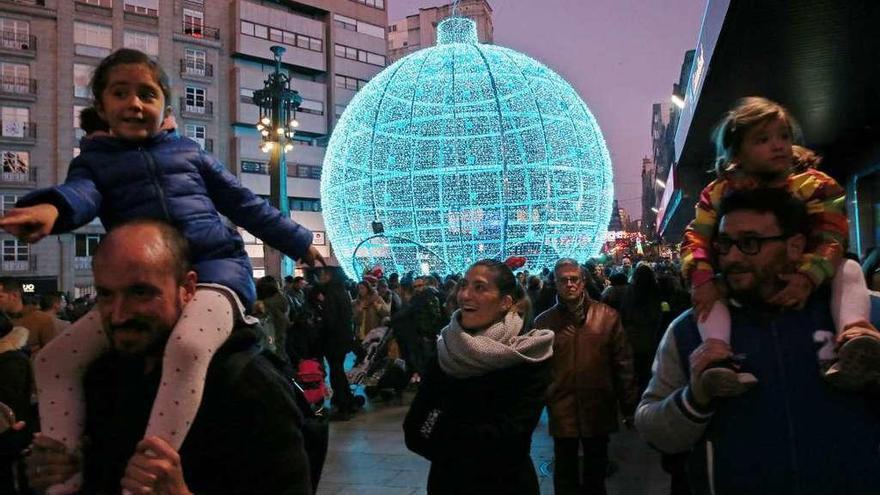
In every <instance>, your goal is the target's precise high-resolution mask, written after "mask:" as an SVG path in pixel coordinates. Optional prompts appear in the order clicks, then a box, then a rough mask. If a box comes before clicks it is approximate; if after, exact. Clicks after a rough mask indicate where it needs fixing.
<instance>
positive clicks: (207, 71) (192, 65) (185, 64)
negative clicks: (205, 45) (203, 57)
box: [180, 58, 214, 77]
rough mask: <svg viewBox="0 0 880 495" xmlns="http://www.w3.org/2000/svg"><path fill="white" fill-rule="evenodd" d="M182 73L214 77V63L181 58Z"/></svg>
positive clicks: (184, 74)
mask: <svg viewBox="0 0 880 495" xmlns="http://www.w3.org/2000/svg"><path fill="white" fill-rule="evenodd" d="M180 75H182V76H197V77H214V65H213V64H209V63H197V62H193V61H192V60H190V61H187V60H186V59H183V58H182V59H180Z"/></svg>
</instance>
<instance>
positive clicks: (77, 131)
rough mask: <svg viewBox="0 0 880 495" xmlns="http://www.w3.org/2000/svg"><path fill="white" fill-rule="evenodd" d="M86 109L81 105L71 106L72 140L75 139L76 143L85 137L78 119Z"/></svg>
mask: <svg viewBox="0 0 880 495" xmlns="http://www.w3.org/2000/svg"><path fill="white" fill-rule="evenodd" d="M86 108H88V107H85V106H83V105H74V106H73V134H74V138H76V140H77V141H79V140H80V139H82V138H83V136H85V135H86V131H84V130H83V129H82V127H81V126H80V118H79V116H80V114H81V113H82V111H83V110H85V109H86Z"/></svg>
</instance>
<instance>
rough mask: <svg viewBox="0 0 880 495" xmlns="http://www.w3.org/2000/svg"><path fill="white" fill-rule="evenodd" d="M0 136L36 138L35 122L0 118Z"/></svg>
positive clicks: (24, 138)
mask: <svg viewBox="0 0 880 495" xmlns="http://www.w3.org/2000/svg"><path fill="white" fill-rule="evenodd" d="M0 138H4V139H22V140H34V139H37V124H35V123H34V122H22V121H20V120H8V121H3V120H0Z"/></svg>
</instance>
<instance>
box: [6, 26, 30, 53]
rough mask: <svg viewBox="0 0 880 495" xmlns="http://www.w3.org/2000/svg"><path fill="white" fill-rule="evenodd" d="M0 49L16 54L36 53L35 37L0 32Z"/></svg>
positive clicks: (11, 32) (12, 32)
mask: <svg viewBox="0 0 880 495" xmlns="http://www.w3.org/2000/svg"><path fill="white" fill-rule="evenodd" d="M0 48H2V49H4V50H14V51H17V52H27V53H32V54H36V53H37V37H36V36H34V35H32V34H23V33H16V32H15V31H0Z"/></svg>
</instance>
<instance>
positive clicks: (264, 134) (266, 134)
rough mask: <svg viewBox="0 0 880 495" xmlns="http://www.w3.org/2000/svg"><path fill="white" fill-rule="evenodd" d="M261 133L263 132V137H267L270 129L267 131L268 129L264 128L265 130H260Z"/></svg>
mask: <svg viewBox="0 0 880 495" xmlns="http://www.w3.org/2000/svg"><path fill="white" fill-rule="evenodd" d="M260 134H262V135H263V137H266V136H268V135H269V131H267V130H266V129H263V130H261V131H260Z"/></svg>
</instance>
